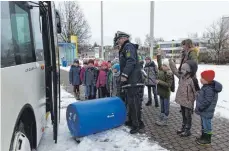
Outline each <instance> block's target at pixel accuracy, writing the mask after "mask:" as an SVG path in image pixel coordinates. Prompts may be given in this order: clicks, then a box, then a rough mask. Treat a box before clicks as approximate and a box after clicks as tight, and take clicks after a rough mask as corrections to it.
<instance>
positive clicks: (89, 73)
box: [83, 67, 98, 86]
mask: <svg viewBox="0 0 229 151" xmlns="http://www.w3.org/2000/svg"><path fill="white" fill-rule="evenodd" d="M97 78H98V70H97V69H96V68H95V67H88V68H87V69H86V71H85V73H84V82H83V83H84V84H85V85H86V86H96V82H97Z"/></svg>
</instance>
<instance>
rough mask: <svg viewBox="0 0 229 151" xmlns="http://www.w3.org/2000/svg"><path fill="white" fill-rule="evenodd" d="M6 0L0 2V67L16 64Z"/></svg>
mask: <svg viewBox="0 0 229 151" xmlns="http://www.w3.org/2000/svg"><path fill="white" fill-rule="evenodd" d="M10 24H11V22H10V9H9V3H8V2H1V68H3V67H9V66H14V65H16V61H15V56H14V46H13V40H12V39H13V38H12V30H11V27H10V26H9V25H10Z"/></svg>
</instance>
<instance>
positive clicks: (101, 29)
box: [101, 1, 104, 59]
mask: <svg viewBox="0 0 229 151" xmlns="http://www.w3.org/2000/svg"><path fill="white" fill-rule="evenodd" d="M101 47H102V49H101V51H102V55H101V57H102V59H104V52H103V1H101Z"/></svg>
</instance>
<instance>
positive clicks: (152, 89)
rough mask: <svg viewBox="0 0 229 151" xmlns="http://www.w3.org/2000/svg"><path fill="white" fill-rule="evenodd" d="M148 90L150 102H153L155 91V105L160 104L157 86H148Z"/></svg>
mask: <svg viewBox="0 0 229 151" xmlns="http://www.w3.org/2000/svg"><path fill="white" fill-rule="evenodd" d="M147 88H148V99H149V101H152V91H153V96H154V101H155V104H156V103H158V97H157V87H156V86H155V85H154V86H153V85H152V86H147Z"/></svg>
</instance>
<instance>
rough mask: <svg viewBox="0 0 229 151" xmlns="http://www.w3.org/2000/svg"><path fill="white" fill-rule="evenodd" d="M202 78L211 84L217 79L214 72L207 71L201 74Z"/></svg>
mask: <svg viewBox="0 0 229 151" xmlns="http://www.w3.org/2000/svg"><path fill="white" fill-rule="evenodd" d="M201 77H202V78H203V79H204V80H206V81H208V82H211V81H213V80H214V78H215V72H214V71H213V70H205V71H203V72H202V73H201Z"/></svg>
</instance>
